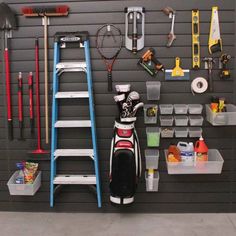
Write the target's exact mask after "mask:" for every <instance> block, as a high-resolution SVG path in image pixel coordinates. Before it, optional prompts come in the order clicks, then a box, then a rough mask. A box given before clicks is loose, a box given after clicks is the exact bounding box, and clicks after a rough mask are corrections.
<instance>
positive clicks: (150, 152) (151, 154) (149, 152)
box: [144, 149, 159, 170]
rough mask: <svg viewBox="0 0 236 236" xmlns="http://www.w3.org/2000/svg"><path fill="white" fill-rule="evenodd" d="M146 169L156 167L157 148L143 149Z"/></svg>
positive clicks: (157, 161)
mask: <svg viewBox="0 0 236 236" xmlns="http://www.w3.org/2000/svg"><path fill="white" fill-rule="evenodd" d="M144 153H145V161H146V169H155V170H156V169H158V163H159V150H158V149H145V151H144Z"/></svg>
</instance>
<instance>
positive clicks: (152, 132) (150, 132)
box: [146, 127, 161, 147]
mask: <svg viewBox="0 0 236 236" xmlns="http://www.w3.org/2000/svg"><path fill="white" fill-rule="evenodd" d="M146 133H147V146H148V147H159V145H160V133H161V130H160V128H159V127H146Z"/></svg>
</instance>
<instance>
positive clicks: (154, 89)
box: [146, 81, 161, 100]
mask: <svg viewBox="0 0 236 236" xmlns="http://www.w3.org/2000/svg"><path fill="white" fill-rule="evenodd" d="M146 87H147V100H160V94H161V82H160V81H147V82H146Z"/></svg>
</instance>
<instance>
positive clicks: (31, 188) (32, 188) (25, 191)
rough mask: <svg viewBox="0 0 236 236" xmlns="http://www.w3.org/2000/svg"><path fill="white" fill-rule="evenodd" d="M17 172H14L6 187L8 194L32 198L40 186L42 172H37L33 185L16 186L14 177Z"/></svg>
mask: <svg viewBox="0 0 236 236" xmlns="http://www.w3.org/2000/svg"><path fill="white" fill-rule="evenodd" d="M18 174H19V171H16V172H15V173H14V174H13V175H12V176H11V178H10V179H9V181H8V182H7V186H8V189H9V192H10V195H28V196H33V195H34V194H35V193H36V192H37V191H38V189H39V188H40V186H41V175H42V172H41V171H39V172H38V175H37V177H36V178H35V180H34V183H33V184H16V183H15V182H16V177H17V176H18Z"/></svg>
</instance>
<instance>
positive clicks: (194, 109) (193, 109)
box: [188, 104, 203, 115]
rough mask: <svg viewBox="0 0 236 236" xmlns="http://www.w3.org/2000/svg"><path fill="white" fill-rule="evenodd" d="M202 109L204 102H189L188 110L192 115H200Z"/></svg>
mask: <svg viewBox="0 0 236 236" xmlns="http://www.w3.org/2000/svg"><path fill="white" fill-rule="evenodd" d="M202 109H203V106H202V104H188V112H189V114H190V115H200V114H202Z"/></svg>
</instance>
